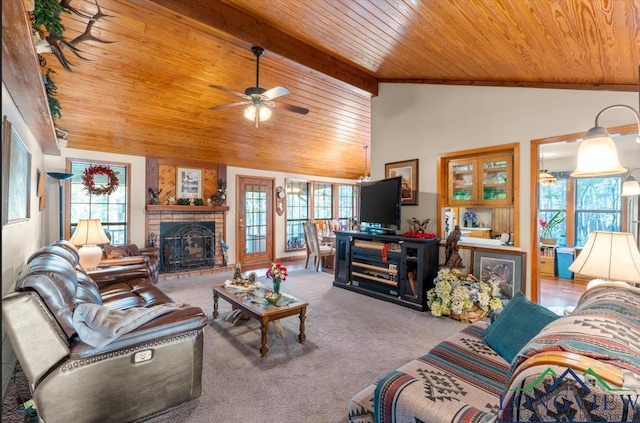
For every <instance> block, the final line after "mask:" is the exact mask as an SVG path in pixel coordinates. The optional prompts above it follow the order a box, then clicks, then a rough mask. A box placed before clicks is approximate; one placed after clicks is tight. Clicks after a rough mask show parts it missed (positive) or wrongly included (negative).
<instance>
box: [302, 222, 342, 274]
mask: <svg viewBox="0 0 640 423" xmlns="http://www.w3.org/2000/svg"><path fill="white" fill-rule="evenodd" d="M303 228H304V239H305V245H306V248H307V259H306V261H305V263H304V268H305V269H306V268H307V267H308V266H309V259H310V258H311V257H313V264H314V265H315V267H316V272H318V271H319V270H320V266H322V265H323V263H322V260H323V259H324V258H326V257H335V249H334V248H333V245H322V244H320V239H319V238H318V231H317V229H316V225H315V224H314V223H313V222H305V223H304V225H303ZM323 267H324V266H323Z"/></svg>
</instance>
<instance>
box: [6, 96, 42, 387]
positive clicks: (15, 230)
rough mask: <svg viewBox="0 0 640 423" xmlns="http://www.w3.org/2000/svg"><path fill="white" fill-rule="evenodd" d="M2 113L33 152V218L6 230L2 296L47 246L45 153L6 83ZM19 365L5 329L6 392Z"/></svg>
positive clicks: (31, 210)
mask: <svg viewBox="0 0 640 423" xmlns="http://www.w3.org/2000/svg"><path fill="white" fill-rule="evenodd" d="M2 114H3V115H6V116H7V119H8V120H9V122H10V123H11V125H12V126H13V127H14V128H15V130H16V132H17V133H18V135H19V136H20V138H21V139H22V141H23V142H24V143H25V145H26V146H27V148H28V149H29V151H30V152H31V169H30V175H31V184H30V187H29V195H30V199H31V201H30V203H31V207H30V218H29V220H27V221H24V222H18V223H13V224H8V225H6V226H4V227H3V228H2V296H3V297H4V296H5V295H6V294H8V293H9V292H12V291H13V290H14V285H15V281H16V278H17V275H18V272H19V271H20V269H21V267H22V265H23V264H24V263H25V262H26V261H27V258H29V256H30V255H31V253H33V252H34V251H35V250H36V249H38V248H39V247H41V246H43V242H42V231H41V226H42V221H43V218H44V217H43V214H42V213H41V212H40V211H39V206H38V197H37V196H36V192H37V180H38V169H42V168H43V165H42V161H43V153H42V149H41V148H40V145H39V144H38V142H37V140H36V139H35V138H34V136H33V134H32V133H31V131H30V130H29V128H28V127H27V124H26V123H25V121H24V119H23V118H22V115H21V114H20V112H19V110H18V108H17V107H16V105H15V103H14V102H13V99H12V98H11V96H10V95H9V92H8V91H7V89H6V87H5V85H4V83H3V84H2ZM3 171H4V169H3ZM14 362H15V354H14V353H13V350H12V349H11V344H10V342H9V341H8V339H7V337H6V332H5V330H4V326H3V328H2V393H3V395H4V391H5V388H6V386H7V383H8V381H9V377H10V376H11V374H12V370H13V369H12V368H11V367H10V366H12V365H13V363H14Z"/></svg>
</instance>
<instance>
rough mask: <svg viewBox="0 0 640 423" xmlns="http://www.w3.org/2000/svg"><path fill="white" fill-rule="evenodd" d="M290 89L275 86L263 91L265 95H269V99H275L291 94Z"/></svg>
mask: <svg viewBox="0 0 640 423" xmlns="http://www.w3.org/2000/svg"><path fill="white" fill-rule="evenodd" d="M290 92H291V91H289V90H288V89H287V88H285V87H274V88H271V89H270V90H268V91H265V92H263V93H262V95H263V96H265V97H267V98H268V99H269V100H273V99H274V98H278V97H282V96H283V95H287V94H289V93H290Z"/></svg>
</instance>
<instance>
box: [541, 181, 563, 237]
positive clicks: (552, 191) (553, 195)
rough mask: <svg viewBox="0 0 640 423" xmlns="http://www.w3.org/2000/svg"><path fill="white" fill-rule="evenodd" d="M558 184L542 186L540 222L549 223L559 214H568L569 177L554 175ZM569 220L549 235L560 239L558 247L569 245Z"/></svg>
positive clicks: (556, 227)
mask: <svg viewBox="0 0 640 423" xmlns="http://www.w3.org/2000/svg"><path fill="white" fill-rule="evenodd" d="M554 176H555V177H556V178H557V182H556V183H555V184H553V185H541V186H540V220H544V221H546V222H549V221H550V220H551V218H552V217H553V216H554V215H555V214H556V213H557V212H564V215H566V212H567V178H568V175H558V174H555V175H554ZM566 234H567V220H566V219H565V220H564V221H563V222H562V223H560V224H559V225H557V226H555V227H554V228H553V230H552V232H551V234H550V235H549V237H550V238H556V239H558V245H560V246H565V245H567V244H566V243H567V239H566V237H567V235H566Z"/></svg>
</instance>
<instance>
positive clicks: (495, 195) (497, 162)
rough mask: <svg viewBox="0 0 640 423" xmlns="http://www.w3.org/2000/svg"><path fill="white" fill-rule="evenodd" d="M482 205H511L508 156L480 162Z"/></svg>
mask: <svg viewBox="0 0 640 423" xmlns="http://www.w3.org/2000/svg"><path fill="white" fill-rule="evenodd" d="M481 166H482V192H481V193H480V194H481V198H480V202H481V203H483V204H487V203H493V204H498V203H499V204H509V203H511V201H512V200H511V189H510V186H511V184H510V183H511V160H510V157H509V156H495V157H491V158H487V159H484V160H481Z"/></svg>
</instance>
